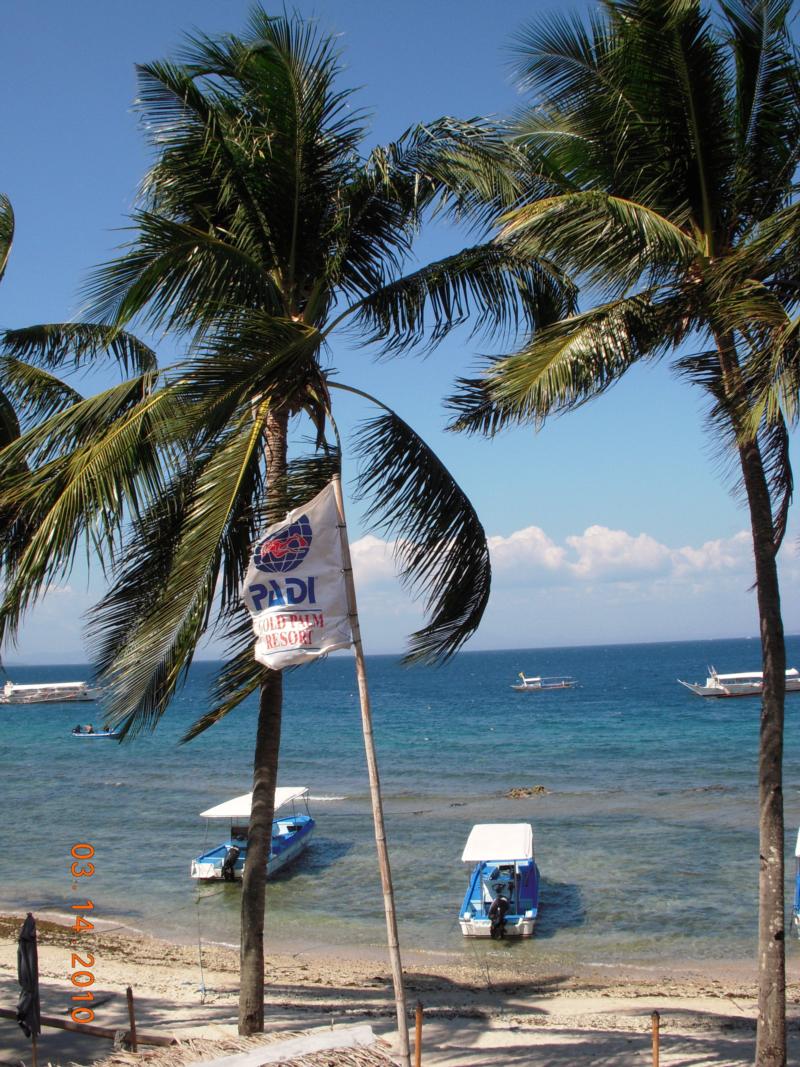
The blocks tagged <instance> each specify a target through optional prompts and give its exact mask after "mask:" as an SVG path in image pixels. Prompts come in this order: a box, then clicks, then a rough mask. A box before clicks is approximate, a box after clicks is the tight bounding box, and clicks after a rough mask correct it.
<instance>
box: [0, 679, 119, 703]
mask: <svg viewBox="0 0 800 1067" xmlns="http://www.w3.org/2000/svg"><path fill="white" fill-rule="evenodd" d="M102 695H103V690H102V689H100V688H99V687H91V686H89V685H88V684H87V683H86V682H41V683H39V684H37V685H15V684H14V682H6V684H5V685H4V686H3V690H2V692H1V693H0V704H62V703H70V704H73V703H81V702H86V701H91V700H99V699H100V698H101V697H102Z"/></svg>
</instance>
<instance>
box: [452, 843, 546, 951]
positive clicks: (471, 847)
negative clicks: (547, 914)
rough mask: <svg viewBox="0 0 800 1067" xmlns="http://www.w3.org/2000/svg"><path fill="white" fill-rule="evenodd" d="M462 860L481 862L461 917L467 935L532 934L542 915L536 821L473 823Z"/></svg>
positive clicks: (473, 870)
mask: <svg viewBox="0 0 800 1067" xmlns="http://www.w3.org/2000/svg"><path fill="white" fill-rule="evenodd" d="M461 859H462V860H463V861H464V862H465V863H473V864H474V865H475V866H474V867H473V869H472V872H471V874H470V879H469V885H468V887H467V892H466V894H465V896H464V902H463V903H462V905H461V912H460V913H459V916H458V921H459V924H460V925H461V933H462V934H463V935H464V936H465V937H498V936H499V937H504V936H505V937H531V936H532V935H533V927H534V924H535V923H536V918H537V915H538V913H539V868H538V867H537V866H536V861H535V860H534V858H533V829H532V828H531V826H530V824H529V823H480V824H478V825H477V826H473V827H472V830H471V831H470V835H469V837H468V838H467V843H466V845H465V846H464V852H463V854H462V856H461ZM503 902H505V903H503ZM500 913H502V914H500Z"/></svg>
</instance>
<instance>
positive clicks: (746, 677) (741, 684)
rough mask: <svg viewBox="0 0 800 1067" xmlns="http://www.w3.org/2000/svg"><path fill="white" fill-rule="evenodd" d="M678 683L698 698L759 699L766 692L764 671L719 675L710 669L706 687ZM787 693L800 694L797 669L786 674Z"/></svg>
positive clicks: (691, 683)
mask: <svg viewBox="0 0 800 1067" xmlns="http://www.w3.org/2000/svg"><path fill="white" fill-rule="evenodd" d="M678 681H679V682H680V684H681V685H685V686H686V688H687V689H689V690H690V691H691V692H692V693H694V695H695V696H698V697H757V696H761V693H762V692H763V690H764V675H763V673H762V671H743V672H741V673H739V674H718V673H717V671H716V670H715V669H714V668H713V667H709V668H708V678H706V684H705V685H701V684H700V683H699V682H684V681H683V680H682V679H681V678H678ZM786 692H787V693H800V671H798V670H797V668H796V667H790V668H789V670H788V671H787V672H786Z"/></svg>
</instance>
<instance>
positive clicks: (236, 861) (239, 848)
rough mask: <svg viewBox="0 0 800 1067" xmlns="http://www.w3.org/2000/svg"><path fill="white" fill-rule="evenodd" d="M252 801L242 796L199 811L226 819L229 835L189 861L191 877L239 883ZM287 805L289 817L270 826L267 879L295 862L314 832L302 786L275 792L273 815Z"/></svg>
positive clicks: (283, 788)
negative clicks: (301, 805)
mask: <svg viewBox="0 0 800 1067" xmlns="http://www.w3.org/2000/svg"><path fill="white" fill-rule="evenodd" d="M252 799H253V794H252V793H244V794H242V796H239V797H234V798H233V799H232V800H226V801H225V802H224V803H223V804H217V805H216V807H213V808H208V810H207V811H201V812H200V817H201V818H203V819H228V820H230V836H229V837H228V839H227V840H226V841H223V842H222V844H221V845H217V846H216V847H215V848H212V849H209V850H208V851H207V852H203V853H202V854H201V855H200V856H198V857H197V859H193V860H192V867H191V875H192V878H198V879H200V880H202V881H210V882H214V881H222V882H239V881H241V878H242V871H243V870H244V865H245V860H246V859H247V823H248V820H249V819H250V808H251V804H252ZM301 801H302V803H303V805H304V806H305V809H306V810H305V814H303V813H302V812H298V811H297V810H296V805H297V804H298V803H299V802H301ZM287 805H291V808H292V813H291V815H283V816H280V817H276V818H275V820H274V821H273V823H272V844H271V846H270V851H269V859H268V861H267V877H271V876H272V875H273V874H275V873H276V872H277V871H279V870H280V869H281V868H282V867H285V866H286V865H287V864H288V863H291V862H292V860H294V859H296V858H297V856H299V854H300V853H301V852H302V851H303V849H304V848H305V847H306V845H307V844H308V842H309V841H310V840H311V835H312V833H313V832H314V826H315V823H314V820H313V819H312V818H311V815H310V814H309V812H308V789H307V788H306V787H305V786H281V787H279V788H278V789H276V790H275V812H276V815H277V812H278V810H279V809H280V808H285V807H286V806H287Z"/></svg>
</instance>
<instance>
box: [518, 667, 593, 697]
mask: <svg viewBox="0 0 800 1067" xmlns="http://www.w3.org/2000/svg"><path fill="white" fill-rule="evenodd" d="M519 676H520V679H521V680H520V681H519V682H517V684H516V685H512V686H511V688H512V689H514V690H516V692H517V693H541V692H542V691H543V690H545V689H574V688H575V686H576V685H577V684H578V683H577V682H576V681H575V679H574V678H570V677H569V675H566V674H557V675H554V676H553V677H552V678H542V677H536V678H526V677H525V675H524V674H523V673H522V671H520V672H519Z"/></svg>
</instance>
